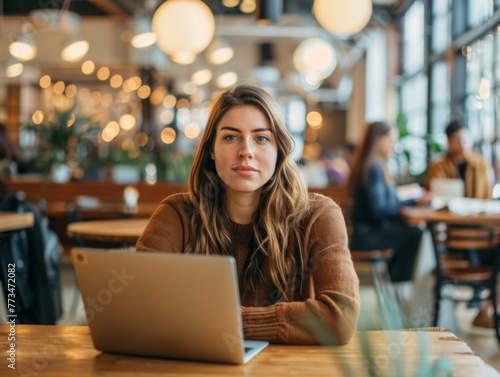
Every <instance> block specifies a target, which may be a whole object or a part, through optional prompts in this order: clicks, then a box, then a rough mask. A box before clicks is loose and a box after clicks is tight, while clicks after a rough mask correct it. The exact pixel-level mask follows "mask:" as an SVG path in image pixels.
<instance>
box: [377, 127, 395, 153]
mask: <svg viewBox="0 0 500 377" xmlns="http://www.w3.org/2000/svg"><path fill="white" fill-rule="evenodd" d="M394 142H395V140H394V135H393V133H392V132H388V133H386V134H385V135H383V136H381V137H380V138H379V139H378V152H379V154H380V155H381V156H382V157H389V156H390V155H391V154H392V151H393V149H394Z"/></svg>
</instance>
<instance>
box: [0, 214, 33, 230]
mask: <svg viewBox="0 0 500 377" xmlns="http://www.w3.org/2000/svg"><path fill="white" fill-rule="evenodd" d="M34 223H35V217H34V215H33V213H31V212H27V213H18V212H0V232H8V231H10V230H17V229H23V228H29V227H31V226H33V224H34Z"/></svg>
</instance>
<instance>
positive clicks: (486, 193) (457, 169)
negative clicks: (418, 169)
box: [425, 120, 492, 199]
mask: <svg viewBox="0 0 500 377" xmlns="http://www.w3.org/2000/svg"><path fill="white" fill-rule="evenodd" d="M445 133H446V136H447V138H448V151H447V153H446V155H445V156H443V157H441V158H439V159H438V160H436V161H433V162H431V163H430V164H429V167H428V169H427V174H426V178H425V188H426V189H429V188H430V185H431V181H432V180H433V179H435V178H461V179H462V180H463V181H464V184H465V196H466V197H469V198H478V199H491V196H492V187H491V182H490V178H489V167H488V164H487V163H486V161H485V160H484V158H483V157H482V156H480V155H478V154H475V153H472V152H471V151H470V149H471V139H470V136H469V135H468V132H467V130H466V128H465V127H464V126H463V125H462V124H461V123H460V122H458V121H456V120H454V121H451V122H450V123H449V124H448V126H447V127H446V130H445Z"/></svg>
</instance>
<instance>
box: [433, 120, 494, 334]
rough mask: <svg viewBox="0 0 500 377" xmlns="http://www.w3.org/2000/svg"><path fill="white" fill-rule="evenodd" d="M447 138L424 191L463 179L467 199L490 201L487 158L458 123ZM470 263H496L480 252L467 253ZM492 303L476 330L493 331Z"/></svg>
mask: <svg viewBox="0 0 500 377" xmlns="http://www.w3.org/2000/svg"><path fill="white" fill-rule="evenodd" d="M445 133H446V137H447V138H448V151H447V153H446V155H445V156H443V157H441V158H439V159H437V160H436V161H433V162H431V163H430V164H429V168H428V169H427V174H426V179H425V187H426V188H429V187H430V186H431V181H432V180H433V179H435V178H449V179H453V178H460V179H462V180H463V181H464V187H465V196H466V197H468V198H476V199H491V197H492V194H493V189H492V186H491V181H490V170H491V168H490V166H489V165H488V163H487V162H486V161H485V160H484V158H483V157H482V156H481V155H479V154H476V153H473V152H471V149H472V138H471V135H470V134H469V132H468V130H467V129H466V128H465V127H464V125H463V124H462V123H460V122H458V121H457V120H452V121H451V122H450V123H449V124H448V125H447V126H446V129H445ZM466 257H467V259H468V260H469V261H470V262H471V263H472V264H473V265H487V266H491V265H492V264H493V263H494V255H493V254H492V253H481V254H479V253H478V252H477V250H473V249H471V250H468V252H467V253H466ZM479 295H480V292H479V290H478V289H476V290H475V292H474V297H473V299H472V300H471V301H470V302H469V306H470V307H475V306H478V305H479V302H480V297H479ZM492 309H493V308H492V303H491V301H490V300H487V301H485V302H484V304H483V305H481V308H480V310H479V312H478V314H477V316H476V317H475V318H474V320H473V322H472V324H473V325H474V326H479V327H486V328H493V326H494V323H493V316H492Z"/></svg>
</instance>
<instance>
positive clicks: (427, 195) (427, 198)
mask: <svg viewBox="0 0 500 377" xmlns="http://www.w3.org/2000/svg"><path fill="white" fill-rule="evenodd" d="M433 198H434V194H433V193H432V192H431V191H424V194H423V195H422V196H421V197H420V199H418V200H417V202H416V203H417V205H418V206H425V205H428V204H430V203H431V202H432V199H433Z"/></svg>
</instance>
